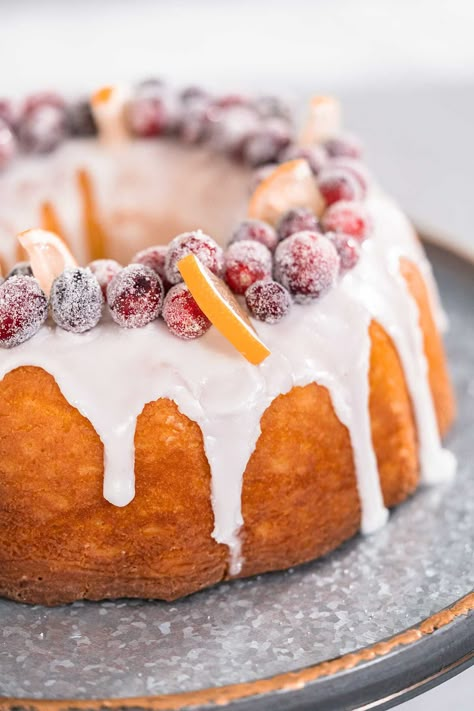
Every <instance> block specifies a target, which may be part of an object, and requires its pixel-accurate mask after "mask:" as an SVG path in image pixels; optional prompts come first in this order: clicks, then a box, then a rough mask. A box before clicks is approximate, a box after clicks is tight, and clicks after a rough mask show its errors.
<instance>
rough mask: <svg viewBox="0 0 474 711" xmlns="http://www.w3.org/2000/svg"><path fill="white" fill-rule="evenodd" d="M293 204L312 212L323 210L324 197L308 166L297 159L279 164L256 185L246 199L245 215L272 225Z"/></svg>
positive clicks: (319, 213)
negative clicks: (247, 203)
mask: <svg viewBox="0 0 474 711" xmlns="http://www.w3.org/2000/svg"><path fill="white" fill-rule="evenodd" d="M295 207H309V208H310V209H311V210H313V211H314V212H315V214H316V215H321V214H322V212H323V210H324V200H323V198H322V196H321V193H320V192H319V190H318V188H317V185H316V181H315V180H314V176H313V173H312V172H311V168H310V167H309V165H308V163H307V162H306V161H305V160H303V159H301V158H298V159H297V160H289V161H287V162H286V163H282V164H281V165H279V166H278V167H277V168H275V170H273V171H272V172H271V173H270V175H268V176H267V177H266V178H265V179H264V180H262V182H261V183H260V184H259V185H257V188H256V189H255V192H254V193H253V195H252V197H251V198H250V202H249V208H248V214H249V217H251V218H255V219H258V220H264V221H265V222H269V223H270V224H272V225H274V224H276V223H277V222H278V220H279V219H280V217H281V216H282V215H283V214H284V213H285V212H287V211H288V210H291V209H292V208H295Z"/></svg>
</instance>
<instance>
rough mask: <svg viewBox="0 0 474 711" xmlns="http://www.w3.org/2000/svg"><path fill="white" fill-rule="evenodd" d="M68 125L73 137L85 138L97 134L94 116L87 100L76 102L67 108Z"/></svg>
mask: <svg viewBox="0 0 474 711" xmlns="http://www.w3.org/2000/svg"><path fill="white" fill-rule="evenodd" d="M67 123H68V127H69V130H70V132H71V134H72V135H73V136H78V137H80V138H85V137H88V136H95V134H96V133H97V126H96V123H95V120H94V116H93V114H92V110H91V107H90V104H89V102H88V101H87V100H86V99H82V100H80V101H76V102H74V103H73V104H70V105H69V106H68V107H67Z"/></svg>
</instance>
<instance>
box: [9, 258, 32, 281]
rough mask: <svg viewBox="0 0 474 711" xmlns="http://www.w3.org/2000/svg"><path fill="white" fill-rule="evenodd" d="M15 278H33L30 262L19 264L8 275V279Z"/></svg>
mask: <svg viewBox="0 0 474 711" xmlns="http://www.w3.org/2000/svg"><path fill="white" fill-rule="evenodd" d="M14 276H33V270H32V268H31V266H30V263H29V262H17V263H16V264H15V266H14V267H13V268H12V269H10V271H9V272H8V274H7V279H11V277H14Z"/></svg>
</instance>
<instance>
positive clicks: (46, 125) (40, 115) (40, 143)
mask: <svg viewBox="0 0 474 711" xmlns="http://www.w3.org/2000/svg"><path fill="white" fill-rule="evenodd" d="M66 133H67V119H66V110H65V106H64V102H63V101H62V99H61V98H60V97H58V96H57V95H56V94H47V93H44V94H35V95H33V96H30V97H29V98H28V99H27V100H26V101H25V104H24V107H23V114H22V117H21V119H20V122H19V126H18V136H19V140H20V143H21V145H22V147H23V148H24V149H25V150H27V151H32V152H33V153H49V152H50V151H52V150H54V149H55V148H56V146H58V145H59V144H60V143H61V142H62V141H63V140H64V138H65V137H66Z"/></svg>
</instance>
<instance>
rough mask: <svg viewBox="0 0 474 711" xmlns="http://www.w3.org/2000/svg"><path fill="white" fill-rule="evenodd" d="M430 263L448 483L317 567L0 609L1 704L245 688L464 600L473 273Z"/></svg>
mask: <svg viewBox="0 0 474 711" xmlns="http://www.w3.org/2000/svg"><path fill="white" fill-rule="evenodd" d="M429 251H430V257H431V259H432V261H433V264H434V266H435V270H436V274H437V277H438V280H439V284H440V287H441V291H442V294H443V299H444V304H445V307H446V309H447V311H448V313H449V316H450V320H451V329H450V332H449V334H448V337H447V344H448V350H449V356H450V362H451V368H452V372H453V376H454V380H455V384H456V389H457V393H458V398H459V419H458V424H457V425H456V427H455V430H454V431H453V433H452V435H451V437H450V440H449V446H450V447H451V448H452V449H453V450H454V451H455V452H456V454H457V456H458V458H459V463H460V468H459V474H458V477H457V479H456V481H455V482H454V483H453V484H452V485H450V486H447V487H440V488H434V489H425V490H421V491H419V492H418V493H417V494H416V495H415V496H414V497H413V498H411V499H410V501H408V502H407V503H406V504H404V505H402V506H401V507H399V508H398V509H397V510H395V511H394V512H393V513H392V515H391V518H390V522H389V524H388V525H387V527H386V528H385V529H384V530H383V531H381V532H379V533H378V534H376V535H374V536H373V537H370V538H362V537H357V538H355V539H354V540H352V541H350V542H349V543H348V544H346V545H344V546H343V547H342V548H340V549H339V550H337V551H336V552H335V553H333V554H332V555H330V556H328V557H326V558H325V559H323V560H321V561H319V562H315V563H312V564H309V565H305V566H302V567H300V568H298V569H296V570H292V571H288V572H286V573H278V574H270V575H267V576H262V577H258V578H254V579H251V580H246V581H239V582H235V583H230V584H225V585H221V586H219V587H217V588H215V589H212V590H208V591H204V592H202V593H199V594H196V595H194V596H192V597H190V598H188V599H186V600H183V601H181V602H178V603H173V604H166V603H160V602H158V603H157V602H145V601H118V602H105V603H101V604H97V603H76V604H74V605H71V606H66V607H62V608H56V609H47V608H42V607H28V606H25V605H20V604H16V603H12V602H8V601H0V696H13V697H30V698H31V697H34V698H49V699H54V698H94V697H95V698H100V697H130V696H148V695H156V694H168V693H174V692H183V691H190V690H196V689H200V688H206V687H211V686H217V685H219V686H220V685H224V684H231V683H236V682H242V681H251V680H256V679H259V678H262V677H268V676H272V675H274V674H278V673H281V672H286V671H290V670H293V669H298V668H301V667H304V666H307V665H313V664H316V663H318V662H320V661H323V660H326V659H330V658H332V657H336V656H339V655H342V654H344V653H347V652H350V651H352V650H355V649H358V648H361V647H364V646H366V645H370V644H372V643H374V642H376V641H378V640H380V639H383V638H385V637H390V636H392V635H395V634H396V633H398V632H400V631H402V630H404V629H406V628H407V627H409V626H411V625H414V624H416V623H417V622H419V621H420V620H421V619H423V618H425V617H427V616H429V615H431V614H433V613H434V612H436V611H438V610H440V609H441V608H443V607H445V606H447V605H449V604H451V603H452V602H454V601H455V600H456V599H458V598H460V597H462V596H463V595H465V594H467V593H468V592H470V591H471V590H472V589H473V588H474V566H473V563H472V561H473V555H474V496H473V484H474V464H473V460H474V456H473V455H474V438H473V425H474V308H473V307H474V266H472V265H469V264H468V263H466V262H463V261H462V260H460V259H459V258H457V257H454V256H452V255H450V254H448V253H446V252H443V251H442V250H439V249H438V248H430V250H429Z"/></svg>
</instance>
